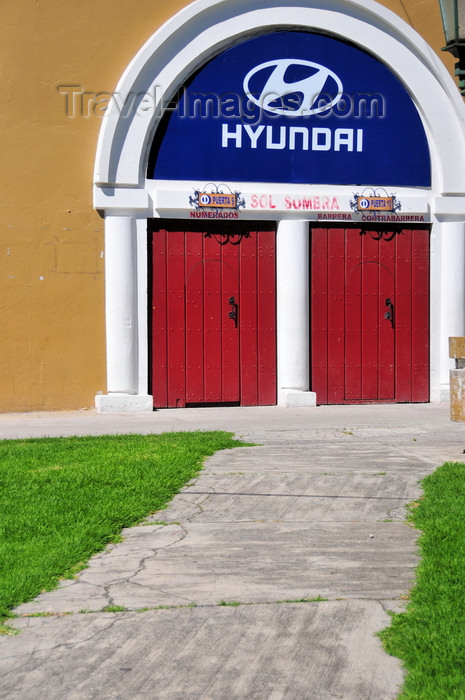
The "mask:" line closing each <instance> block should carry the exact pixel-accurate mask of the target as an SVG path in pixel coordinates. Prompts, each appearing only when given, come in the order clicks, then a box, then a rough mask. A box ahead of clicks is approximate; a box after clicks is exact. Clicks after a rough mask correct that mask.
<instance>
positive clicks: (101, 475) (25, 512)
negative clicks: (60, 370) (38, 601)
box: [0, 432, 244, 631]
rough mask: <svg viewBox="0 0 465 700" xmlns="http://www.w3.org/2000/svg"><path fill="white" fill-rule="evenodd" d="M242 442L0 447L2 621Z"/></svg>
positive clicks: (165, 440) (127, 438) (156, 439)
mask: <svg viewBox="0 0 465 700" xmlns="http://www.w3.org/2000/svg"><path fill="white" fill-rule="evenodd" d="M240 445H244V443H241V442H239V441H237V440H233V439H232V434H230V433H223V432H209V433H201V432H195V433H165V434H162V435H146V436H142V435H117V436H104V437H71V438H44V439H31V440H2V441H0V502H1V508H0V621H1V620H2V619H5V618H7V617H11V614H10V610H11V608H13V607H15V606H16V605H19V604H20V603H23V602H25V601H27V600H30V599H31V598H34V597H35V596H36V595H37V594H38V593H40V592H41V591H47V590H51V589H53V588H54V587H55V586H56V584H57V582H58V581H59V579H60V578H66V577H68V578H69V577H72V576H73V575H75V574H76V572H77V571H79V570H81V569H82V568H83V567H84V566H85V564H86V562H87V561H88V559H89V558H90V557H91V556H92V555H93V554H95V553H96V552H98V551H101V550H102V549H103V548H104V547H105V546H106V545H107V544H108V543H110V542H115V541H118V539H120V532H121V529H122V528H123V527H128V526H131V525H134V524H136V523H138V522H139V521H140V520H141V519H142V518H144V517H145V516H147V515H148V514H149V513H153V512H155V511H157V510H159V509H161V508H163V507H164V506H165V505H166V504H167V503H168V502H169V501H170V500H171V498H172V497H173V495H174V494H176V493H177V492H178V491H179V489H180V488H181V487H182V486H183V485H184V484H185V483H186V482H188V481H189V480H190V479H192V477H194V476H195V475H196V474H197V473H198V471H199V470H200V469H201V468H202V463H203V460H204V459H205V457H207V456H209V455H212V454H213V453H214V452H216V451H217V450H221V449H226V448H232V447H237V446H240ZM3 631H5V630H3Z"/></svg>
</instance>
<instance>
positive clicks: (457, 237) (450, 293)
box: [430, 221, 465, 401]
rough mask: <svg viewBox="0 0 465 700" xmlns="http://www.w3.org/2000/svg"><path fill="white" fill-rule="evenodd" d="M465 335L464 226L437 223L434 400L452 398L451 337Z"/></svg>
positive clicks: (434, 246) (433, 296)
mask: <svg viewBox="0 0 465 700" xmlns="http://www.w3.org/2000/svg"><path fill="white" fill-rule="evenodd" d="M464 335H465V225H464V224H463V223H458V222H452V221H447V222H441V223H435V224H434V225H433V227H432V235H431V336H430V337H431V341H430V342H431V350H430V357H431V401H441V400H442V401H448V400H449V369H453V368H454V366H455V364H454V361H453V360H451V359H449V337H450V336H464Z"/></svg>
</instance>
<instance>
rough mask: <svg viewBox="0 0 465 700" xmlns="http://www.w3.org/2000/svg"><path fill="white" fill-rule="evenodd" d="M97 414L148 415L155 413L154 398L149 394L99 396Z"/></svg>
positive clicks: (96, 406)
mask: <svg viewBox="0 0 465 700" xmlns="http://www.w3.org/2000/svg"><path fill="white" fill-rule="evenodd" d="M95 408H96V409H97V413H141V412H144V413H148V412H151V411H153V396H149V395H147V394H145V395H144V394H139V395H137V394H134V395H131V394H116V393H115V394H97V396H96V397H95Z"/></svg>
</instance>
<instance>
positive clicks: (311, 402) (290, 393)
mask: <svg viewBox="0 0 465 700" xmlns="http://www.w3.org/2000/svg"><path fill="white" fill-rule="evenodd" d="M278 406H283V407H284V408H315V407H316V393H315V392H314V391H302V390H301V389H280V391H279V393H278Z"/></svg>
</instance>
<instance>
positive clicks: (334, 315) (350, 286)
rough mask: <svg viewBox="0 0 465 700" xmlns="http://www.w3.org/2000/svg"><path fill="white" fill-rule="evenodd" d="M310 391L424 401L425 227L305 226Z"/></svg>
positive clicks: (333, 396)
mask: <svg viewBox="0 0 465 700" xmlns="http://www.w3.org/2000/svg"><path fill="white" fill-rule="evenodd" d="M311 241H312V243H311V245H312V269H311V284H312V293H311V333H312V343H311V345H312V390H313V391H316V393H317V402H318V403H320V404H325V403H329V404H336V403H370V402H423V401H428V400H429V230H428V229H426V228H422V229H405V228H402V229H400V228H399V229H394V228H392V227H391V228H390V229H388V228H386V227H383V226H378V227H377V228H376V229H373V228H359V227H352V228H343V227H336V226H335V227H331V228H325V229H322V228H320V229H316V228H315V229H313V230H312V233H311Z"/></svg>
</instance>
